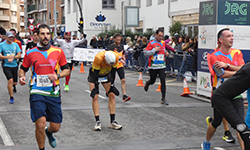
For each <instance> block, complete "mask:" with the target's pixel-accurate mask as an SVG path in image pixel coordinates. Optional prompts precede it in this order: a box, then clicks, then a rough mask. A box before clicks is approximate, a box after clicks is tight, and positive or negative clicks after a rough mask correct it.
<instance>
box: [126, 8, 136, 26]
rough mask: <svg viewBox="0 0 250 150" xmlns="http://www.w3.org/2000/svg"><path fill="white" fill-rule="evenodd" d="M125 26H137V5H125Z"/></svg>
mask: <svg viewBox="0 0 250 150" xmlns="http://www.w3.org/2000/svg"><path fill="white" fill-rule="evenodd" d="M125 26H126V27H139V7H136V6H126V7H125Z"/></svg>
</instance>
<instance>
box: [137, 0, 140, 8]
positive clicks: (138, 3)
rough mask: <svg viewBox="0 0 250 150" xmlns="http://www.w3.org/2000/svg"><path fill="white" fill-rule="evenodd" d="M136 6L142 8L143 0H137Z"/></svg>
mask: <svg viewBox="0 0 250 150" xmlns="http://www.w3.org/2000/svg"><path fill="white" fill-rule="evenodd" d="M136 6H138V7H139V8H141V0H136Z"/></svg>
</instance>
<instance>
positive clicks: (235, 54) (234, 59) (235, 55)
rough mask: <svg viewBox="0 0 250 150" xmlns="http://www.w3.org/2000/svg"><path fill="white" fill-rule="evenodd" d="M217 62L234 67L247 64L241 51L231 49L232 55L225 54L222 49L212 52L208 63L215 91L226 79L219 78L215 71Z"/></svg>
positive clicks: (208, 56) (209, 54) (208, 57)
mask: <svg viewBox="0 0 250 150" xmlns="http://www.w3.org/2000/svg"><path fill="white" fill-rule="evenodd" d="M217 61H222V62H224V63H228V64H231V65H234V66H240V65H244V64H245V62H244V59H243V55H242V52H241V51H240V50H239V49H233V48H231V49H230V53H228V54H225V53H223V52H222V51H221V50H220V49H214V50H212V51H210V52H209V53H208V55H207V62H208V67H209V72H210V73H211V80H212V87H213V90H215V89H216V87H218V86H219V85H220V84H221V83H223V82H224V80H225V79H224V78H220V77H219V76H217V74H216V73H215V71H214V69H213V65H214V64H215V62H217ZM225 70H227V69H225ZM228 70H229V69H228Z"/></svg>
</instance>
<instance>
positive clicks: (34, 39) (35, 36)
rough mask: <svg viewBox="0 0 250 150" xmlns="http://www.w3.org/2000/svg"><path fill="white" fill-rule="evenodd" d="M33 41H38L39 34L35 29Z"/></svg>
mask: <svg viewBox="0 0 250 150" xmlns="http://www.w3.org/2000/svg"><path fill="white" fill-rule="evenodd" d="M33 41H34V42H37V41H38V34H37V31H35V32H34V33H33Z"/></svg>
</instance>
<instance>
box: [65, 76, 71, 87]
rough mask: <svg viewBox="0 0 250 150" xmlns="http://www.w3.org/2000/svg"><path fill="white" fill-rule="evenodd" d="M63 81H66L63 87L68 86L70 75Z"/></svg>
mask: <svg viewBox="0 0 250 150" xmlns="http://www.w3.org/2000/svg"><path fill="white" fill-rule="evenodd" d="M65 79H66V83H65V85H69V79H70V75H68V76H66V77H65Z"/></svg>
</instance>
